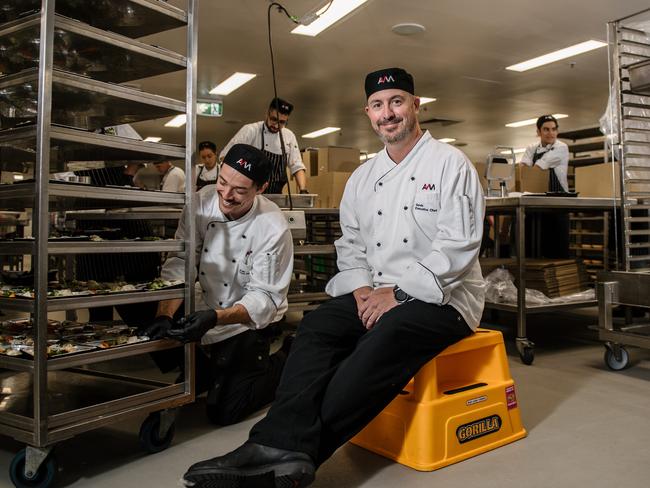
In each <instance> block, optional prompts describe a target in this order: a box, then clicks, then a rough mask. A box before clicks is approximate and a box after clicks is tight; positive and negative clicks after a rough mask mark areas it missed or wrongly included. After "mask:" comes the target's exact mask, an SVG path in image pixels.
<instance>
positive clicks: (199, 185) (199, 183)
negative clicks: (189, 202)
mask: <svg viewBox="0 0 650 488" xmlns="http://www.w3.org/2000/svg"><path fill="white" fill-rule="evenodd" d="M204 169H205V166H201V169H200V170H199V174H198V175H196V191H199V190H200V189H201V188H203V187H204V186H208V185H214V184H216V183H217V180H216V178H215V179H214V180H202V179H201V175H202V174H203V170H204Z"/></svg>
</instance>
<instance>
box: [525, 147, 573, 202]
mask: <svg viewBox="0 0 650 488" xmlns="http://www.w3.org/2000/svg"><path fill="white" fill-rule="evenodd" d="M546 152H548V151H546ZM546 152H543V153H538V152H537V149H535V154H533V166H534V165H535V163H536V162H537V161H538V160H539V159H541V157H542V156H544V154H546ZM548 191H549V192H553V193H557V192H566V191H567V190H565V189H564V187H563V186H562V184H561V183H560V180H559V179H558V177H557V175H556V174H555V169H553V168H549V169H548Z"/></svg>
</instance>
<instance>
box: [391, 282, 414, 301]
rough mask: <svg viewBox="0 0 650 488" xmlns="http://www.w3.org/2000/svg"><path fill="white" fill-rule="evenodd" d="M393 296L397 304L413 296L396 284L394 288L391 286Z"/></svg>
mask: <svg viewBox="0 0 650 488" xmlns="http://www.w3.org/2000/svg"><path fill="white" fill-rule="evenodd" d="M393 296H394V297H395V301H396V302H397V304H398V305H401V304H402V303H405V302H408V301H409V300H411V299H412V298H413V297H412V296H411V295H409V294H408V293H406V292H405V291H404V290H402V289H401V288H400V287H399V286H397V285H395V288H393Z"/></svg>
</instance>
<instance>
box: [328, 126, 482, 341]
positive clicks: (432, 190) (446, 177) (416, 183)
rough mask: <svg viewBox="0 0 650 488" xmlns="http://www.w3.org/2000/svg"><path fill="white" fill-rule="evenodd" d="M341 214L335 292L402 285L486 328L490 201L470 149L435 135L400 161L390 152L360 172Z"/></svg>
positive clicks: (352, 181) (332, 285)
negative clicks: (485, 239) (484, 256)
mask: <svg viewBox="0 0 650 488" xmlns="http://www.w3.org/2000/svg"><path fill="white" fill-rule="evenodd" d="M340 212H341V213H340V221H341V230H342V231H343V235H342V237H341V238H340V239H338V240H337V241H336V242H335V245H336V252H337V256H338V267H339V269H340V270H341V271H340V272H339V273H338V274H336V275H335V276H334V277H333V278H332V279H331V280H330V282H329V283H328V284H327V287H326V291H327V293H328V294H329V295H331V296H340V295H344V294H347V293H351V292H352V291H354V290H356V289H357V288H360V287H362V286H372V287H375V288H376V287H381V286H394V285H398V286H399V287H400V288H401V289H402V290H404V291H405V292H406V293H408V294H409V295H411V296H412V297H415V298H417V299H418V300H422V301H424V302H427V303H434V304H436V305H444V304H449V305H451V306H452V307H454V308H455V309H456V310H457V311H458V312H459V313H460V314H461V315H462V316H463V318H464V319H465V321H466V322H467V324H468V325H469V326H470V327H471V328H472V329H475V328H476V327H478V325H479V322H480V319H481V314H482V312H483V305H484V298H485V289H484V287H485V285H484V281H483V276H482V274H481V268H480V265H479V262H478V255H479V249H480V246H481V238H482V234H483V216H484V214H485V201H484V197H483V191H482V189H481V184H480V182H479V178H478V174H477V173H476V170H475V169H474V167H473V166H472V164H471V163H470V162H469V161H468V159H467V157H466V156H465V155H464V154H463V153H462V152H460V151H459V150H458V149H456V148H454V147H452V146H450V145H448V144H444V143H442V142H439V141H436V140H435V139H433V138H432V137H431V135H430V134H429V133H428V132H425V133H424V134H423V135H422V137H421V138H420V140H419V141H418V142H417V144H416V145H415V147H414V148H413V149H412V150H411V152H410V153H409V154H408V155H407V156H406V158H405V159H404V160H403V161H402V162H400V163H399V164H395V163H394V162H393V161H392V160H391V159H390V157H389V156H388V153H387V152H386V149H383V150H382V151H381V152H379V154H377V156H375V157H374V158H372V159H371V160H370V161H368V162H366V163H365V164H363V165H361V166H360V167H359V168H358V169H356V170H355V171H354V173H352V176H350V179H349V180H348V182H347V184H346V186H345V191H344V193H343V199H342V201H341V210H340Z"/></svg>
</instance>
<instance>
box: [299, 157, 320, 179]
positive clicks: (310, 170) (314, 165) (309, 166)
mask: <svg viewBox="0 0 650 488" xmlns="http://www.w3.org/2000/svg"><path fill="white" fill-rule="evenodd" d="M302 164H304V165H305V171H306V173H307V176H308V177H309V176H316V175H317V174H318V151H303V152H302Z"/></svg>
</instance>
